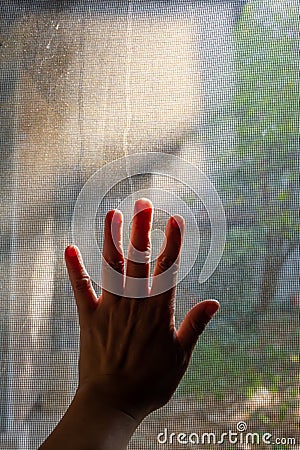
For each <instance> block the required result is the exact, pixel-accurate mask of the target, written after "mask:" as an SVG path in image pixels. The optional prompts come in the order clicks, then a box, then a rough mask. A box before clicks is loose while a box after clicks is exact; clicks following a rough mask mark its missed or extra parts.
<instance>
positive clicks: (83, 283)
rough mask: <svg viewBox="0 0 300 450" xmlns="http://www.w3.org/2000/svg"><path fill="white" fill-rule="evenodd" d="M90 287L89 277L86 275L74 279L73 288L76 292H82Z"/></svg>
mask: <svg viewBox="0 0 300 450" xmlns="http://www.w3.org/2000/svg"><path fill="white" fill-rule="evenodd" d="M91 287H92V282H91V279H90V277H89V276H88V275H84V276H82V277H81V278H79V279H78V280H76V281H75V289H76V291H78V292H84V291H87V290H89V289H90V288H91Z"/></svg>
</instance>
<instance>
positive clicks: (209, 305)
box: [204, 300, 220, 319]
mask: <svg viewBox="0 0 300 450" xmlns="http://www.w3.org/2000/svg"><path fill="white" fill-rule="evenodd" d="M219 308H220V303H219V302H218V301H217V300H207V301H206V302H205V308H204V312H205V314H207V316H208V317H209V318H210V319H211V318H212V317H213V316H214V315H215V314H216V312H217V311H218V309H219Z"/></svg>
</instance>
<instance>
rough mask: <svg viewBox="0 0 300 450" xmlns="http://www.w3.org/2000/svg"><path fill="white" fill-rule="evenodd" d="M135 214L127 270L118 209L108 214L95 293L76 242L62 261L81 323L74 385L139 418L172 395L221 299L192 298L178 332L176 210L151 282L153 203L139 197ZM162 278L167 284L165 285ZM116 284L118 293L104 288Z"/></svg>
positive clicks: (179, 233) (179, 222) (179, 229)
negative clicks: (98, 290)
mask: <svg viewBox="0 0 300 450" xmlns="http://www.w3.org/2000/svg"><path fill="white" fill-rule="evenodd" d="M134 213H135V214H134V218H133V223H132V230H131V237H130V244H129V249H128V256H127V261H126V268H125V257H124V253H123V248H122V214H121V212H120V211H116V210H115V211H110V212H109V213H108V214H107V215H106V219H105V229H104V246H103V258H104V260H105V261H106V264H105V263H104V264H103V265H102V267H103V271H102V295H101V296H100V297H99V298H97V295H96V293H95V291H94V289H93V286H92V283H91V280H90V278H89V275H88V273H87V271H86V269H85V268H84V264H83V261H82V258H81V255H80V252H79V250H78V249H77V248H76V247H75V246H74V245H70V246H69V247H67V249H66V252H65V259H66V265H67V269H68V273H69V277H70V281H71V284H72V287H73V291H74V296H75V299H76V304H77V309H78V315H79V323H80V360H79V388H78V389H79V391H80V390H82V391H87V392H89V393H90V395H91V396H92V397H93V401H95V400H96V401H97V399H99V403H100V402H101V403H102V404H103V403H104V404H107V405H110V406H113V408H115V409H116V410H118V411H121V412H123V413H126V414H127V415H128V416H131V417H132V418H134V419H135V420H136V421H137V422H138V423H139V422H140V421H141V420H143V418H144V417H145V416H146V415H147V414H149V413H150V412H151V411H153V410H155V409H157V408H160V407H161V406H163V405H164V404H165V403H167V402H168V400H169V399H170V398H171V396H172V394H173V393H174V391H175V389H176V387H177V386H178V384H179V382H180V380H181V378H182V376H183V375H184V373H185V371H186V369H187V367H188V364H189V360H190V358H191V355H192V351H193V348H194V346H195V344H196V342H197V339H198V337H199V335H200V334H201V333H202V332H203V330H204V328H205V326H206V325H207V323H208V322H209V321H210V319H211V318H212V316H213V315H214V313H215V312H216V311H217V309H218V307H219V304H218V302H216V301H215V300H206V301H203V302H200V303H198V304H197V305H196V306H195V307H193V308H192V309H191V310H190V311H189V312H188V314H187V315H186V317H185V319H184V320H183V322H182V323H181V325H180V327H179V329H178V331H177V330H176V328H175V323H174V310H175V290H176V287H175V282H176V275H177V271H178V267H179V258H180V249H181V245H182V238H183V231H184V221H183V219H182V218H181V217H180V216H173V217H171V218H170V219H169V221H168V223H167V226H166V239H165V245H164V248H163V250H162V251H161V253H160V255H159V256H158V259H157V261H156V266H155V270H154V274H153V282H152V286H151V288H149V275H150V273H149V272H150V245H151V244H150V232H151V223H152V213H153V210H152V204H151V202H150V201H149V200H147V199H139V200H138V201H137V202H136V204H135V211H134ZM137 251H139V252H141V253H138V252H137ZM136 255H138V258H137V257H136ZM137 259H138V261H137ZM99 263H100V261H99ZM107 267H108V268H109V267H112V268H113V269H114V271H115V272H114V271H111V270H108V269H107ZM168 269H170V270H169V275H168V277H167V278H165V279H164V280H163V281H162V280H161V278H162V277H159V275H161V274H164V273H166V271H167V270H168ZM116 272H117V273H116ZM118 274H119V275H118ZM137 279H138V280H137ZM166 280H167V281H168V282H170V286H169V288H168V290H165V285H166ZM114 283H115V287H117V289H118V291H117V292H120V294H121V295H119V294H114V293H111V292H110V291H109V287H110V286H114ZM167 287H168V286H167ZM163 290H165V291H164V292H162V291H163ZM114 292H116V290H114Z"/></svg>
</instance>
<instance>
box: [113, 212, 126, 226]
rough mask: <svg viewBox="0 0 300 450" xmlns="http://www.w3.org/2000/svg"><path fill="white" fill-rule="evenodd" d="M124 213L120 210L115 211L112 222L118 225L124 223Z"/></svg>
mask: <svg viewBox="0 0 300 450" xmlns="http://www.w3.org/2000/svg"><path fill="white" fill-rule="evenodd" d="M122 217H123V216H122V213H121V211H119V210H118V209H116V210H115V212H114V214H113V216H112V222H113V223H116V224H120V223H122Z"/></svg>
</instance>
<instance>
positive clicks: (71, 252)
mask: <svg viewBox="0 0 300 450" xmlns="http://www.w3.org/2000/svg"><path fill="white" fill-rule="evenodd" d="M78 252H79V250H78V248H77V247H76V245H73V244H70V245H68V247H67V248H66V250H65V257H66V258H78Z"/></svg>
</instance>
